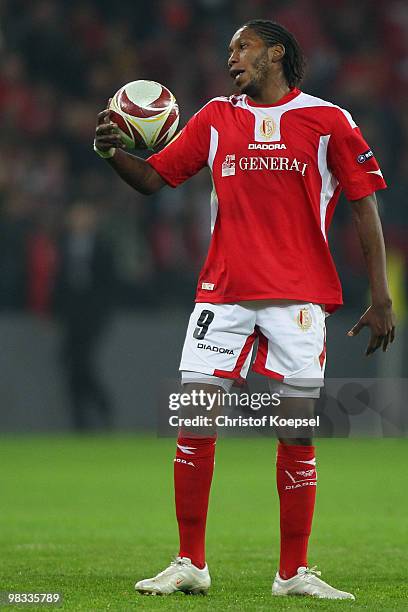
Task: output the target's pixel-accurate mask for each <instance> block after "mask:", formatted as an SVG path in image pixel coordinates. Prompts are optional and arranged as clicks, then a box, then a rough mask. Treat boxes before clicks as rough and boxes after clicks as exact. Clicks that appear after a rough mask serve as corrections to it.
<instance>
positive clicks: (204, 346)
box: [197, 342, 234, 355]
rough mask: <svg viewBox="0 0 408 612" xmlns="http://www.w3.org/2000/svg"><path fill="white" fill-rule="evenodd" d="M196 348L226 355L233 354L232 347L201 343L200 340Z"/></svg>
mask: <svg viewBox="0 0 408 612" xmlns="http://www.w3.org/2000/svg"><path fill="white" fill-rule="evenodd" d="M197 348H199V349H204V350H205V351H213V352H214V353H226V354H227V355H233V354H234V351H233V350H232V349H227V348H224V347H223V346H211V345H210V344H203V343H202V342H199V343H198V344H197Z"/></svg>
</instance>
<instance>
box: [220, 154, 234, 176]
mask: <svg viewBox="0 0 408 612" xmlns="http://www.w3.org/2000/svg"><path fill="white" fill-rule="evenodd" d="M221 175H222V176H234V175H235V154H234V153H233V154H232V155H227V156H226V158H225V160H224V161H223V162H222V169H221Z"/></svg>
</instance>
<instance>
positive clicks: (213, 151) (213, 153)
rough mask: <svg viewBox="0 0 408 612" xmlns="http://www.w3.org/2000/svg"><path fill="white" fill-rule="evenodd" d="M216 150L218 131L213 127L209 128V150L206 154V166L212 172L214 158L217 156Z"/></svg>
mask: <svg viewBox="0 0 408 612" xmlns="http://www.w3.org/2000/svg"><path fill="white" fill-rule="evenodd" d="M217 149H218V131H217V130H216V129H215V127H213V126H211V138H210V150H209V152H208V160H207V163H208V166H209V168H210V170H211V172H212V167H213V163H214V158H215V156H216V154H217Z"/></svg>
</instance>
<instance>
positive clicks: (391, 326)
mask: <svg viewBox="0 0 408 612" xmlns="http://www.w3.org/2000/svg"><path fill="white" fill-rule="evenodd" d="M351 208H352V213H353V220H354V224H355V227H356V229H357V233H358V236H359V238H360V244H361V248H362V250H363V254H364V258H365V262H366V266H367V273H368V279H369V283H370V291H371V306H370V307H369V308H368V309H367V310H366V312H365V313H364V314H363V315H362V317H361V318H360V320H359V321H358V322H357V323H356V325H354V327H353V328H352V329H351V330H350V331H349V332H348V335H349V336H356V335H357V334H358V333H359V332H360V330H361V329H362V328H363V327H365V326H368V327H370V329H371V338H370V341H369V344H368V346H367V351H366V355H370V354H371V353H374V351H376V350H377V349H378V348H379V347H380V346H381V345H382V348H383V351H385V350H386V349H387V346H388V344H389V342H392V341H393V340H394V335H395V315H394V313H393V310H392V300H391V296H390V292H389V288H388V281H387V271H386V258H385V245H384V237H383V232H382V227H381V220H380V217H379V214H378V208H377V200H376V197H375V194H374V193H373V194H371V195H369V196H366V197H365V198H362V199H361V200H355V201H353V202H351Z"/></svg>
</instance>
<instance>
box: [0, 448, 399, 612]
mask: <svg viewBox="0 0 408 612" xmlns="http://www.w3.org/2000/svg"><path fill="white" fill-rule="evenodd" d="M217 447H218V448H217V455H216V467H215V479H214V484H213V490H212V496H211V505H210V513H209V520H208V544H207V558H208V563H209V567H210V571H211V574H212V578H213V586H212V588H211V590H210V594H209V595H208V596H207V597H202V596H196V597H194V596H186V595H184V594H181V593H178V594H176V595H173V596H171V597H148V596H141V595H138V594H136V593H135V591H134V587H133V585H134V583H135V581H136V580H138V579H141V578H145V577H149V576H151V575H153V574H155V573H157V572H158V571H160V570H162V569H164V567H165V566H167V565H168V563H169V561H170V559H171V557H172V556H175V554H176V553H177V548H176V542H177V532H176V524H175V519H174V510H173V487H172V470H173V463H172V459H173V456H174V441H173V440H169V439H157V438H156V437H154V436H151V437H147V436H112V437H81V438H77V437H61V436H58V437H30V436H27V437H24V436H23V437H4V436H3V437H2V438H1V439H0V466H1V467H0V551H1V552H0V590H1V591H14V592H57V591H58V592H61V593H62V595H63V598H64V600H63V604H62V606H61V607H60V608H59V609H64V610H87V611H91V610H118V611H123V610H136V609H139V608H142V609H152V610H181V609H186V610H192V609H194V610H204V609H208V610H245V611H249V612H252V611H253V610H272V609H274V610H302V609H304V608H307V609H317V610H332V609H336V610H339V609H340V608H341V609H350V608H353V609H356V610H370V611H375V612H376V611H380V610H381V611H384V610H408V582H407V577H408V555H407V546H408V529H407V522H408V519H407V516H408V495H407V484H408V479H407V451H408V441H407V440H391V439H386V440H321V441H318V442H317V447H318V450H317V458H318V469H319V485H318V494H317V495H318V497H317V508H316V514H315V520H314V530H313V534H312V538H311V542H310V556H309V561H310V563H311V564H317V565H318V566H319V568H320V569H321V570H322V571H323V575H322V577H323V578H325V579H326V580H327V581H328V582H330V583H332V584H333V585H334V586H336V587H338V588H341V589H345V590H349V591H352V592H353V593H355V595H356V598H357V600H356V602H339V601H337V602H336V601H335V602H327V601H320V600H312V599H309V598H298V597H292V598H283V599H279V598H272V596H271V594H270V590H271V583H272V576H273V575H274V573H275V571H276V565H277V560H278V545H279V539H278V503H277V494H276V490H275V444H274V442H273V441H272V440H269V439H265V438H252V439H231V438H229V439H220V440H219V442H218V444H217ZM44 608H45V607H44V606H41V607H39V606H36V607H35V608H34V607H33V606H31V607H29V606H20V607H19V609H25V610H27V609H42V610H44ZM49 608H51V609H53V608H52V607H51V606H49V607H47V609H49ZM2 609H4V610H7V609H9V610H11V609H17V608H16V607H11V606H4V607H2Z"/></svg>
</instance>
